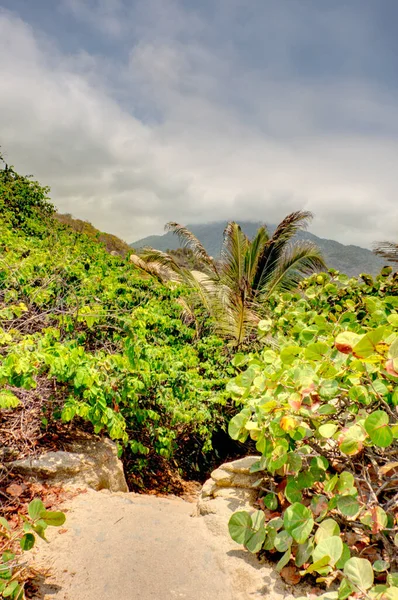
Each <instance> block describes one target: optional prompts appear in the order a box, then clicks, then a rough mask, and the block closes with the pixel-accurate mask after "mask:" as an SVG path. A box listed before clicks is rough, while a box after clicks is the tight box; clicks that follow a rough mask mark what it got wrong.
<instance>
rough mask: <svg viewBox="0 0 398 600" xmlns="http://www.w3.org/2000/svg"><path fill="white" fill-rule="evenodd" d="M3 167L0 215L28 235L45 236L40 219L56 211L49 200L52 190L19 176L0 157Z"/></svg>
mask: <svg viewBox="0 0 398 600" xmlns="http://www.w3.org/2000/svg"><path fill="white" fill-rule="evenodd" d="M0 164H3V168H0V214H2V215H4V217H3V218H5V219H6V220H7V221H8V223H9V224H10V225H11V226H12V227H16V228H18V229H22V230H23V231H24V232H25V233H26V234H28V235H40V234H42V233H44V232H45V229H44V228H43V223H42V222H41V219H42V218H46V217H49V216H51V215H52V214H53V212H54V207H53V205H52V204H51V203H50V202H49V199H48V193H49V191H50V189H49V188H48V187H43V186H41V185H40V184H39V183H38V182H37V181H34V180H33V179H31V178H30V177H26V176H23V175H19V174H18V173H16V172H15V171H14V169H13V167H11V166H9V165H7V164H6V163H5V162H4V159H3V157H2V156H1V154H0Z"/></svg>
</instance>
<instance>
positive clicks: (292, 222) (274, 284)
mask: <svg viewBox="0 0 398 600" xmlns="http://www.w3.org/2000/svg"><path fill="white" fill-rule="evenodd" d="M311 218H312V214H311V213H310V212H305V211H298V212H294V213H291V214H290V215H288V216H287V217H286V218H285V219H284V220H283V221H282V222H281V223H280V224H279V225H278V227H277V228H276V230H275V232H274V233H273V235H270V233H269V232H268V230H267V228H266V226H262V227H260V228H259V230H258V231H257V233H256V235H255V237H254V238H253V239H252V240H249V238H248V237H247V236H246V235H245V234H244V233H243V231H242V229H241V228H240V226H239V225H238V224H237V223H235V222H233V221H232V222H230V223H228V225H227V227H226V228H225V231H224V239H223V245H222V251H221V260H219V261H215V260H214V259H213V257H211V256H209V255H208V253H207V252H206V250H205V248H204V246H203V244H202V243H201V242H200V241H199V240H198V239H197V238H196V237H195V236H194V235H193V233H192V232H191V231H189V230H188V229H186V227H183V226H182V225H179V224H178V223H168V224H167V225H166V228H165V229H166V231H171V232H173V233H175V234H176V235H177V236H178V238H179V240H180V242H181V244H182V246H184V247H187V248H190V249H191V251H192V253H193V255H194V257H195V259H196V260H197V261H199V263H200V265H201V270H200V271H189V270H188V269H184V268H181V267H180V266H179V265H177V263H176V262H175V261H174V259H173V258H172V257H171V256H169V255H168V254H166V253H163V252H159V251H157V250H153V249H148V250H147V251H146V252H145V253H144V254H143V255H142V256H141V260H142V262H143V263H147V264H149V265H150V268H151V269H152V270H153V269H154V265H156V270H157V272H159V269H160V268H163V269H166V272H167V273H168V278H169V279H170V278H171V277H170V273H172V272H174V273H175V275H176V276H177V278H178V279H179V281H181V282H183V283H184V284H185V285H187V286H188V287H189V288H190V289H191V290H193V291H194V294H193V296H194V298H195V299H196V300H198V301H199V302H200V303H201V304H202V305H203V306H204V307H205V309H206V311H207V312H208V314H209V315H210V316H211V317H212V319H213V322H214V324H215V328H216V330H217V332H218V333H219V334H221V335H223V336H225V337H226V338H229V339H231V340H232V342H233V344H234V345H235V346H239V345H241V344H242V342H243V341H244V340H245V338H247V335H248V334H249V333H250V332H251V331H252V330H253V329H254V328H255V327H256V326H257V324H258V322H259V320H260V319H261V317H262V316H263V315H264V314H265V312H266V307H267V300H268V299H269V297H270V296H271V294H272V293H273V292H274V291H276V290H292V289H295V288H297V286H298V284H299V282H300V281H301V279H302V278H303V277H305V276H307V275H309V274H311V273H313V272H314V271H317V270H321V269H323V268H325V263H324V261H323V258H322V256H321V254H320V251H319V249H318V248H317V247H316V246H315V245H314V244H312V243H311V242H298V241H296V242H292V238H293V237H294V236H295V235H296V234H297V233H298V232H299V231H301V230H303V229H305V228H306V227H307V225H308V222H309V221H310V220H311ZM134 261H135V262H136V260H135V259H134ZM141 266H142V265H141Z"/></svg>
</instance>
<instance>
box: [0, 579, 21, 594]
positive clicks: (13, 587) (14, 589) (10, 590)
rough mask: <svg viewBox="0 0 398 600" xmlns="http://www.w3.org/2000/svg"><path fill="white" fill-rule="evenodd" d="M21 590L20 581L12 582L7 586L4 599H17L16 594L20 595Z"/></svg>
mask: <svg viewBox="0 0 398 600" xmlns="http://www.w3.org/2000/svg"><path fill="white" fill-rule="evenodd" d="M19 589H20V585H19V583H18V581H12V582H11V583H9V584H8V585H7V587H6V588H5V589H4V591H3V592H2V594H3V598H9V597H10V596H14V597H15V594H17V593H18V591H19Z"/></svg>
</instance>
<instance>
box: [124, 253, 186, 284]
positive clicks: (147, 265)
mask: <svg viewBox="0 0 398 600" xmlns="http://www.w3.org/2000/svg"><path fill="white" fill-rule="evenodd" d="M130 261H131V262H132V263H133V264H134V265H135V266H136V267H137V268H138V269H140V271H143V272H144V273H146V274H147V275H151V276H152V277H155V278H156V279H157V280H158V281H160V282H161V283H166V282H167V281H181V277H180V276H179V275H178V274H177V273H176V271H174V269H172V268H170V267H168V266H167V265H165V264H162V263H161V262H159V261H155V260H154V261H150V260H145V259H143V258H142V257H141V256H138V254H131V255H130Z"/></svg>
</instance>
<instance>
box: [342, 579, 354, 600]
mask: <svg viewBox="0 0 398 600" xmlns="http://www.w3.org/2000/svg"><path fill="white" fill-rule="evenodd" d="M354 591H355V588H354V587H353V585H352V584H351V583H350V582H349V581H348V579H346V578H344V579H343V580H342V582H341V583H340V587H339V600H345V599H346V598H348V596H350V595H351V594H352V592H354Z"/></svg>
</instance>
